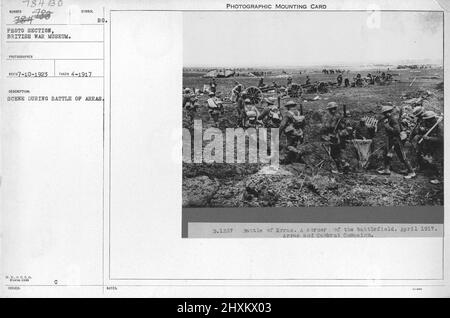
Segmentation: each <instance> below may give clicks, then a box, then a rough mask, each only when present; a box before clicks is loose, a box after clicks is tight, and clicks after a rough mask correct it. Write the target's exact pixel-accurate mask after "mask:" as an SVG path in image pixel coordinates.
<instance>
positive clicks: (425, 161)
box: [416, 111, 443, 183]
mask: <svg viewBox="0 0 450 318" xmlns="http://www.w3.org/2000/svg"><path fill="white" fill-rule="evenodd" d="M429 115H431V117H429V118H427V117H425V116H429ZM425 118H426V119H425ZM437 120H438V118H437V116H436V114H435V113H434V112H430V111H428V112H425V113H424V119H422V120H421V122H420V124H419V128H418V129H417V134H418V137H419V139H422V138H423V140H422V142H421V143H418V147H417V153H416V154H417V161H418V164H419V169H426V170H429V171H430V172H431V174H432V178H433V179H436V178H437V177H439V176H440V169H441V168H442V167H440V165H439V163H438V162H437V157H438V155H439V154H440V155H442V151H443V135H442V130H441V128H440V127H439V124H438V125H437V126H436V127H434V128H433V130H432V131H431V132H430V133H429V134H428V136H426V137H425V134H426V133H427V132H428V131H429V130H430V129H431V128H432V127H433V126H434V125H435V124H436V123H437ZM441 164H442V162H441ZM433 183H434V182H433Z"/></svg>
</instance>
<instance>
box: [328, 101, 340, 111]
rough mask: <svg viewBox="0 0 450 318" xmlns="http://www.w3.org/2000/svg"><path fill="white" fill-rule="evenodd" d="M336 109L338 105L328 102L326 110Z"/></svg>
mask: <svg viewBox="0 0 450 318" xmlns="http://www.w3.org/2000/svg"><path fill="white" fill-rule="evenodd" d="M337 107H338V104H337V103H336V102H329V103H328V104H327V109H336V108H337Z"/></svg>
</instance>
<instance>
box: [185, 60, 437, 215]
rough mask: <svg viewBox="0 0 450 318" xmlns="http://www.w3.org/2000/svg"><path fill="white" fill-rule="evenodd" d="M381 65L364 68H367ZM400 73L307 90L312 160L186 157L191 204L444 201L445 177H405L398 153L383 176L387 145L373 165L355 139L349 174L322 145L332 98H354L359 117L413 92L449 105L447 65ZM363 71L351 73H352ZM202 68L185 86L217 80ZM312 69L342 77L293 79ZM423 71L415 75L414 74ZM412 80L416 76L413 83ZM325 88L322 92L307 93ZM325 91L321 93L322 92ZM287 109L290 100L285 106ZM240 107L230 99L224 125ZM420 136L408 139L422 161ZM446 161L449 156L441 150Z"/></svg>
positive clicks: (224, 87) (348, 155) (202, 111)
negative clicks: (384, 81)
mask: <svg viewBox="0 0 450 318" xmlns="http://www.w3.org/2000/svg"><path fill="white" fill-rule="evenodd" d="M368 72H371V73H372V74H374V73H375V70H364V71H361V74H362V75H363V76H365V75H366V74H367V73H368ZM391 73H393V74H395V76H394V79H395V81H394V82H393V83H391V84H390V85H384V86H378V85H368V86H365V87H361V88H357V87H348V88H344V87H332V88H331V89H330V90H329V91H328V92H327V93H323V94H319V95H317V94H305V95H304V96H302V98H301V100H303V110H304V113H305V116H306V120H307V126H306V128H305V134H306V139H305V144H304V145H303V146H302V151H303V152H304V153H305V156H304V158H305V161H306V163H307V164H306V165H305V164H299V163H296V164H289V165H282V164H281V165H280V168H279V169H278V170H277V171H275V170H273V169H270V168H268V167H267V166H264V165H262V164H206V163H202V164H197V163H183V206H203V207H242V206H244V207H258V206H276V207H290V206H371V205H372V206H398V205H406V206H415V205H442V204H443V184H442V183H441V184H439V185H432V184H430V183H429V180H430V178H429V177H430V172H429V171H425V172H421V173H418V176H417V178H416V179H414V180H408V181H406V180H404V179H403V175H402V174H401V173H402V171H401V170H402V169H403V167H402V165H401V164H400V162H399V161H398V159H397V158H396V157H395V156H394V159H393V162H392V163H393V165H392V168H393V174H392V175H391V176H379V175H377V173H376V169H377V168H379V167H380V166H382V151H379V152H378V153H377V154H375V155H374V156H372V157H371V160H370V162H369V165H368V167H367V169H362V168H361V167H360V166H359V165H358V161H357V159H356V153H355V149H354V148H353V146H352V145H351V144H348V145H347V147H346V149H345V150H344V158H345V159H346V160H347V161H349V162H350V164H351V166H352V169H351V172H350V173H349V174H347V175H335V174H332V173H331V169H332V168H333V167H334V166H333V162H332V161H331V160H330V159H329V157H328V155H327V154H326V152H325V150H323V148H322V146H321V140H320V134H319V130H320V127H321V123H322V120H323V116H324V115H325V113H326V111H325V107H326V104H327V103H328V102H330V101H335V102H337V103H338V104H339V105H342V104H346V105H347V111H348V112H349V114H350V120H351V121H354V122H355V123H357V121H358V120H359V118H361V117H363V116H364V115H369V116H374V117H378V118H380V115H379V110H380V108H381V106H380V104H381V103H382V102H385V101H390V102H393V103H394V104H396V105H398V106H402V107H403V106H406V108H405V109H406V110H408V107H409V105H410V104H408V103H409V102H410V101H411V99H412V98H415V97H419V96H425V99H424V101H423V106H424V107H425V108H426V109H430V110H434V111H435V112H437V113H443V111H444V96H443V95H444V93H443V85H442V81H443V73H442V69H441V68H439V69H426V70H420V71H411V70H396V69H393V70H391ZM355 74H356V72H351V73H350V74H348V75H347V74H344V78H345V77H349V78H350V79H351V78H352V77H353V76H354V75H355ZM201 75H202V74H192V73H191V74H185V76H184V78H183V86H185V87H191V88H193V87H195V88H201V87H203V84H207V83H209V79H204V78H202V77H201ZM306 75H309V77H310V78H311V80H312V81H315V80H322V81H334V80H335V77H336V75H323V74H321V73H320V72H315V73H312V72H309V73H308V74H302V75H293V82H296V83H300V84H302V83H304V82H305V77H306ZM236 79H237V80H239V81H240V82H241V83H243V84H245V85H246V86H250V85H254V86H256V85H257V83H258V78H243V77H238V78H236ZM414 79H415V80H414ZM233 80H234V79H233V78H229V79H216V82H217V83H218V87H217V91H218V92H222V94H223V96H226V97H227V96H229V92H230V90H231V88H232V86H233ZM272 80H275V81H276V82H277V83H279V84H281V85H285V84H286V83H285V82H286V79H285V78H278V77H268V78H266V79H265V82H266V83H267V84H270V83H271V82H272ZM411 83H412V84H411ZM316 96H319V99H318V100H315V101H307V102H305V101H304V100H305V99H312V98H314V97H316ZM206 98H207V97H206V96H200V104H201V105H202V106H201V107H200V108H199V110H198V111H197V115H196V119H202V121H203V129H207V128H208V127H212V126H213V122H212V120H210V118H209V114H208V111H207V107H206V104H205V101H206ZM316 98H317V97H316ZM282 112H285V108H284V107H282ZM236 124H237V113H236V109H235V105H234V104H226V105H225V114H224V116H223V118H221V122H220V124H219V127H220V128H221V129H225V128H227V127H236ZM183 127H185V128H188V129H190V128H191V124H190V122H189V120H188V119H187V116H186V114H185V113H183ZM385 138H386V137H385V134H384V129H383V128H380V129H379V131H378V132H377V134H376V137H375V139H374V142H375V149H378V148H380V147H382V146H383V144H384V142H385ZM284 145H285V137H284V136H282V137H281V138H280V151H281V155H282V156H283V151H282V149H283V146H284ZM414 146H415V145H414V143H412V144H410V143H407V144H406V146H405V151H406V153H407V156H408V158H409V159H410V160H411V162H412V164H413V166H415V164H416V163H415V157H414ZM437 159H438V162H442V160H443V158H442V156H440V157H439V158H437Z"/></svg>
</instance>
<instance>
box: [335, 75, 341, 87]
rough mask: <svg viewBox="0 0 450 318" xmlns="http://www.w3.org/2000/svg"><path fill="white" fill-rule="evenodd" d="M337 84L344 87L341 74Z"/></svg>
mask: <svg viewBox="0 0 450 318" xmlns="http://www.w3.org/2000/svg"><path fill="white" fill-rule="evenodd" d="M336 80H337V84H338V86H341V85H342V75H341V74H339V75H338V76H337V79H336Z"/></svg>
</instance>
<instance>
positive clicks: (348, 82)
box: [344, 78, 350, 87]
mask: <svg viewBox="0 0 450 318" xmlns="http://www.w3.org/2000/svg"><path fill="white" fill-rule="evenodd" d="M344 86H345V87H349V86H350V81H349V79H348V78H345V81H344Z"/></svg>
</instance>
